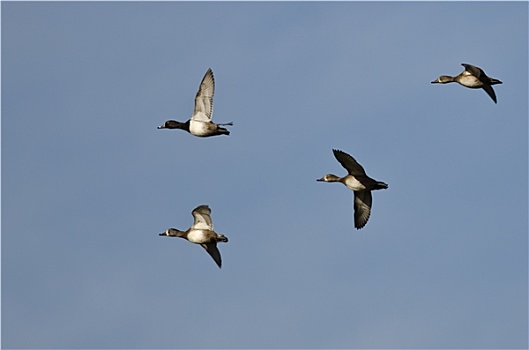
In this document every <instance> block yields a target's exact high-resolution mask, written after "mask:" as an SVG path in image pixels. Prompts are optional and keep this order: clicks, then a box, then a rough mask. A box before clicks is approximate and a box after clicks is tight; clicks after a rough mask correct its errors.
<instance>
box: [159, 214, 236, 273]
mask: <svg viewBox="0 0 529 350" xmlns="http://www.w3.org/2000/svg"><path fill="white" fill-rule="evenodd" d="M192 214H193V217H194V219H195V221H194V223H193V226H191V227H190V228H188V229H187V230H186V231H180V230H178V229H176V228H168V229H167V230H165V232H162V233H160V234H159V235H160V236H167V237H180V238H184V239H186V240H188V241H189V242H191V243H195V244H200V245H201V246H202V248H204V249H205V250H206V252H208V254H209V255H210V256H211V257H212V258H213V260H215V263H216V264H217V266H218V267H219V268H221V267H222V259H221V257H220V252H219V250H218V248H217V242H225V243H226V242H228V237H226V236H224V235H222V234H219V233H216V232H215V231H214V230H213V221H212V220H211V209H210V208H209V206H208V205H199V206H198V207H196V208H195V209H193V211H192Z"/></svg>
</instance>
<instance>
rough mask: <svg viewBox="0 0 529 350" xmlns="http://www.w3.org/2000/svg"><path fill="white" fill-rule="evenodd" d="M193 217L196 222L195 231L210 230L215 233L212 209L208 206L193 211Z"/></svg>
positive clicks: (194, 224) (201, 206)
mask: <svg viewBox="0 0 529 350" xmlns="http://www.w3.org/2000/svg"><path fill="white" fill-rule="evenodd" d="M192 214H193V217H194V218H195V222H194V223H193V226H192V228H193V229H195V230H209V231H213V221H212V220H211V216H210V215H211V209H209V207H208V206H207V205H199V206H198V207H196V208H195V209H193V212H192Z"/></svg>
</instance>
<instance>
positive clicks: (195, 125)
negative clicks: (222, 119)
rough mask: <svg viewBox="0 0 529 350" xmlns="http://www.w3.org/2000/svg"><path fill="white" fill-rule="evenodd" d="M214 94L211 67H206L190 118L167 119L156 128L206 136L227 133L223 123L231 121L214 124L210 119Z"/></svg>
mask: <svg viewBox="0 0 529 350" xmlns="http://www.w3.org/2000/svg"><path fill="white" fill-rule="evenodd" d="M214 94H215V79H214V78H213V72H212V71H211V68H209V69H208V71H207V72H206V74H205V75H204V78H203V79H202V82H201V83H200V87H199V88H198V92H197V95H196V97H195V110H194V111H193V116H192V117H191V119H189V120H188V121H186V122H185V123H182V122H178V121H176V120H168V121H166V122H165V123H164V124H163V125H161V126H159V127H158V129H182V130H185V131H187V132H189V133H190V134H192V135H195V136H199V137H208V136H216V135H229V134H230V132H229V131H228V129H226V128H222V127H221V126H224V125H233V123H231V122H230V123H223V124H215V123H213V122H212V121H211V116H212V114H213V95H214Z"/></svg>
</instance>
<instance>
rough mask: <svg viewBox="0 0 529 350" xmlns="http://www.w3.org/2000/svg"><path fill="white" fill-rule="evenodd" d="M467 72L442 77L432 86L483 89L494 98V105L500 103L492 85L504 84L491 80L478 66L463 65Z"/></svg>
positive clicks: (433, 82)
mask: <svg viewBox="0 0 529 350" xmlns="http://www.w3.org/2000/svg"><path fill="white" fill-rule="evenodd" d="M461 65H462V66H463V67H465V70H464V71H462V72H461V73H460V74H459V75H457V76H455V77H451V76H449V75H441V76H439V78H437V79H435V80H434V81H432V84H447V83H453V82H456V83H459V84H460V85H463V86H464V87H467V88H471V89H483V90H485V92H486V93H487V94H488V95H489V96H490V98H492V100H493V101H494V103H498V101H497V99H496V93H495V92H494V89H493V88H492V85H496V84H503V82H501V81H500V80H498V79H494V78H491V77H489V76H487V74H485V72H484V71H483V70H482V69H481V68H479V67H476V66H473V65H471V64H468V63H461Z"/></svg>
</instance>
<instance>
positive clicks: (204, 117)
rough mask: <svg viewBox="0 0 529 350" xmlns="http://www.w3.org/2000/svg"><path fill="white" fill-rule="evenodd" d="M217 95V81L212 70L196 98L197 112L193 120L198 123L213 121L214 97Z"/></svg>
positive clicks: (205, 78) (209, 71)
mask: <svg viewBox="0 0 529 350" xmlns="http://www.w3.org/2000/svg"><path fill="white" fill-rule="evenodd" d="M214 94H215V79H214V78H213V72H212V71H211V68H209V69H208V71H207V72H206V75H204V78H203V79H202V82H201V83H200V87H199V88H198V92H197V95H196V97H195V110H194V111H193V116H192V117H191V118H192V119H193V120H197V121H206V122H208V121H211V115H212V114H213V95H214Z"/></svg>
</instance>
